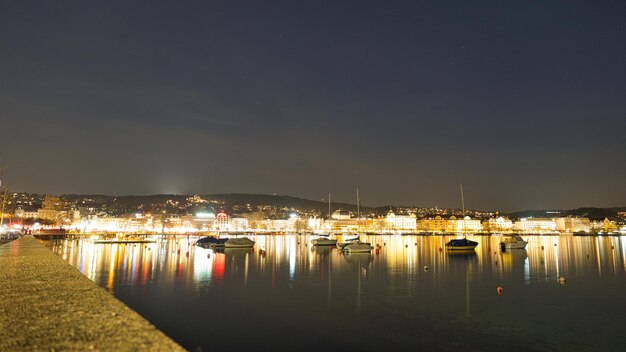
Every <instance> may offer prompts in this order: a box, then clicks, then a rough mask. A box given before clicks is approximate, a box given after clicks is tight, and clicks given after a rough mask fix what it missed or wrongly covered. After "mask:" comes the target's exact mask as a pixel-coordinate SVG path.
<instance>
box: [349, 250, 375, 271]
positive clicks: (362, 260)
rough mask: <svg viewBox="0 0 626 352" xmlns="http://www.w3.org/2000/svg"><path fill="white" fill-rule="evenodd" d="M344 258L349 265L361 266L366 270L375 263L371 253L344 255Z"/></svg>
mask: <svg viewBox="0 0 626 352" xmlns="http://www.w3.org/2000/svg"><path fill="white" fill-rule="evenodd" d="M343 256H344V257H345V258H346V260H347V261H348V263H351V264H359V265H360V266H362V267H364V268H367V267H368V266H369V264H370V263H371V262H373V261H374V257H373V256H372V255H371V254H369V253H344V255H343Z"/></svg>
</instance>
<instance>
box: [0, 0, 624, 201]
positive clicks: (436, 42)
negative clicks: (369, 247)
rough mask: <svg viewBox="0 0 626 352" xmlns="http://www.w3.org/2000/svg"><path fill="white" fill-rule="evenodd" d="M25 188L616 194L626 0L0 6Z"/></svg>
mask: <svg viewBox="0 0 626 352" xmlns="http://www.w3.org/2000/svg"><path fill="white" fill-rule="evenodd" d="M0 52H1V54H0V116H1V119H2V124H1V126H0V131H1V132H0V133H1V134H0V158H1V161H0V162H2V163H3V164H5V165H7V166H8V167H9V168H8V170H7V179H8V181H9V183H10V186H11V188H12V189H13V190H15V191H29V192H42V193H106V194H151V193H222V192H241V193H243V192H254V193H279V194H290V195H295V196H301V197H306V198H312V199H320V198H322V197H324V196H325V194H326V193H327V192H328V191H331V192H333V194H334V195H335V198H337V199H338V200H344V201H350V200H353V198H354V196H353V194H354V191H355V188H356V187H357V186H358V187H359V188H360V191H361V196H362V201H363V203H364V204H367V205H383V204H389V203H392V204H411V205H422V206H435V205H438V206H442V207H443V206H450V207H455V206H459V205H460V201H459V195H458V184H459V183H463V184H464V188H465V196H466V201H467V202H466V204H467V206H468V207H470V208H483V209H500V210H518V209H527V208H572V207H578V206H587V205H589V206H616V205H625V204H626V182H625V181H626V137H624V134H625V133H626V3H624V2H623V1H536V2H528V1H518V2H508V1H507V2H505V1H484V2H474V1H455V2H447V1H429V2H420V1H408V2H392V3H387V2H367V1H354V2H341V3H340V2H338V1H328V2H323V1H309V2H296V1H285V2H270V1H250V2H237V1H220V2H209V1H197V2H184V3H183V2H155V1H146V2H143V3H139V2H131V1H121V2H108V1H107V2H100V3H94V2H86V1H67V2H65V1H54V2H52V1H51V2H29V1H12V2H9V1H3V2H2V3H1V5H0Z"/></svg>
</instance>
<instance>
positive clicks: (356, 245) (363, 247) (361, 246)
mask: <svg viewBox="0 0 626 352" xmlns="http://www.w3.org/2000/svg"><path fill="white" fill-rule="evenodd" d="M342 249H343V250H344V251H345V252H349V253H369V252H371V251H372V249H374V247H372V245H371V244H369V243H365V242H360V241H355V242H351V243H347V244H346V245H345V246H344V247H343V248H342Z"/></svg>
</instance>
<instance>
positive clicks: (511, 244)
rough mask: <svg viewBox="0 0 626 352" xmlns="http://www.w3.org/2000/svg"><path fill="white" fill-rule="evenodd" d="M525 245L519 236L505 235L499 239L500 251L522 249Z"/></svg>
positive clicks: (525, 242) (526, 242)
mask: <svg viewBox="0 0 626 352" xmlns="http://www.w3.org/2000/svg"><path fill="white" fill-rule="evenodd" d="M527 244H528V241H524V239H523V238H522V237H521V236H520V235H506V236H502V238H501V239H500V248H502V249H524V248H526V245H527Z"/></svg>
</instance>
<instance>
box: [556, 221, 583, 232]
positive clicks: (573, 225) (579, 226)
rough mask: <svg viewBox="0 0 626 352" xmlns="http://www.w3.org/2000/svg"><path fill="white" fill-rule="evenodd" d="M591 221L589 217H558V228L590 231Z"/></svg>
mask: <svg viewBox="0 0 626 352" xmlns="http://www.w3.org/2000/svg"><path fill="white" fill-rule="evenodd" d="M590 229H591V221H590V220H589V219H587V218H557V219H556V230H557V231H559V232H589V230H590Z"/></svg>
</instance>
